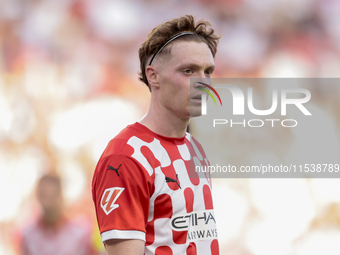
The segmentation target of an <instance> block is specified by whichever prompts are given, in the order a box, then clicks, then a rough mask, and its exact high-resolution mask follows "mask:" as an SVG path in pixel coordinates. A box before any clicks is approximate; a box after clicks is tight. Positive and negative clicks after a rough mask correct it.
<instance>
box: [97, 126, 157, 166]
mask: <svg viewBox="0 0 340 255" xmlns="http://www.w3.org/2000/svg"><path fill="white" fill-rule="evenodd" d="M154 138H155V137H154V136H152V134H150V133H149V132H146V130H144V129H143V127H142V126H141V125H140V124H139V123H138V122H136V123H134V124H132V125H129V126H127V127H126V128H124V129H123V130H122V131H121V132H120V133H119V134H118V135H117V136H115V137H114V138H113V139H112V140H110V142H109V143H108V145H107V147H106V148H105V150H104V152H103V154H102V156H101V159H100V160H99V161H101V160H102V159H104V158H105V157H108V156H111V155H120V156H124V155H125V156H127V157H130V156H131V155H132V154H133V153H134V151H135V150H136V148H138V147H141V146H143V145H144V144H145V143H150V142H152V141H153V140H154Z"/></svg>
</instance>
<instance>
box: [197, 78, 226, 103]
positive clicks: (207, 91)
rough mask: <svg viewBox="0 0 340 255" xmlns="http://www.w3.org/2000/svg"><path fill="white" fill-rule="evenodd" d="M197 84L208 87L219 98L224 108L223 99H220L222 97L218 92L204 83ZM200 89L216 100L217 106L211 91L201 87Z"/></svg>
mask: <svg viewBox="0 0 340 255" xmlns="http://www.w3.org/2000/svg"><path fill="white" fill-rule="evenodd" d="M197 83H199V84H202V85H204V86H206V87H208V88H209V89H210V90H211V91H213V92H214V93H215V95H216V96H217V98H218V100H219V101H220V104H221V106H222V100H221V98H220V95H219V94H218V93H217V91H216V90H215V89H214V88H213V87H211V86H210V85H208V84H205V83H203V82H197ZM199 89H200V90H203V91H204V92H206V93H207V94H208V95H209V96H210V97H211V98H212V99H213V100H214V103H215V105H217V103H216V100H215V98H214V96H213V95H212V94H211V93H210V91H209V90H206V89H204V88H200V87H199Z"/></svg>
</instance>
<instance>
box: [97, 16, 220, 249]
mask: <svg viewBox="0 0 340 255" xmlns="http://www.w3.org/2000/svg"><path fill="white" fill-rule="evenodd" d="M218 39H219V37H218V36H216V35H215V34H214V30H213V29H211V28H210V24H209V23H208V22H205V21H198V22H197V23H195V20H194V18H193V17H192V16H190V15H187V16H185V17H181V18H177V19H174V20H171V21H168V22H165V23H163V24H161V25H159V26H158V27H156V28H154V29H153V30H152V31H151V33H150V34H149V36H148V39H147V40H146V41H145V42H144V43H143V44H142V46H141V48H140V49H139V58H140V63H141V74H140V80H141V81H143V82H144V83H145V84H146V85H147V86H148V87H149V90H150V91H151V102H150V107H149V109H148V112H147V114H146V115H145V116H144V118H143V119H142V120H141V121H140V122H137V123H135V124H132V125H129V126H128V127H126V128H125V129H124V130H122V131H121V132H120V133H119V134H118V135H117V136H116V137H115V138H114V139H112V140H111V141H110V143H109V144H108V146H107V148H106V149H105V151H104V153H103V155H102V156H101V158H100V160H99V162H98V164H97V167H96V171H95V174H94V177H93V183H92V194H93V200H94V203H95V207H96V213H97V219H98V224H99V228H100V232H101V236H102V240H103V242H104V243H105V246H106V250H107V253H108V254H109V255H114V254H124V255H139V254H140V255H142V254H146V255H151V254H158V255H170V254H173V255H182V254H183V255H184V254H190V255H196V254H197V255H210V254H212V255H218V254H219V251H218V241H217V230H216V224H215V218H214V212H213V205H212V197H211V185H210V180H209V179H207V178H198V176H197V175H194V173H192V172H193V171H192V172H190V168H191V169H194V168H195V165H201V166H205V165H207V164H209V162H208V160H207V158H206V156H205V153H204V151H203V149H202V147H201V145H200V144H199V143H198V142H197V141H196V140H195V139H194V138H192V137H191V136H190V134H189V133H186V128H187V126H188V123H189V119H190V117H194V116H199V115H200V113H201V94H202V93H201V92H202V90H200V89H198V86H202V85H199V84H194V85H191V83H190V78H210V76H211V74H212V72H213V70H214V67H215V65H214V56H215V54H216V47H217V44H218Z"/></svg>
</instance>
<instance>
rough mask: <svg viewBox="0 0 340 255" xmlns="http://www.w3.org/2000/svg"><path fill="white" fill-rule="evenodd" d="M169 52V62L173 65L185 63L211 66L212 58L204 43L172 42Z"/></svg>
mask: <svg viewBox="0 0 340 255" xmlns="http://www.w3.org/2000/svg"><path fill="white" fill-rule="evenodd" d="M169 46H171V51H170V55H171V57H170V60H169V61H170V62H172V63H173V64H183V63H186V62H191V63H195V64H198V65H213V64H214V58H213V55H212V53H211V51H210V49H209V47H208V45H207V44H206V43H204V42H195V41H189V42H187V41H178V42H176V41H174V42H173V43H172V45H169Z"/></svg>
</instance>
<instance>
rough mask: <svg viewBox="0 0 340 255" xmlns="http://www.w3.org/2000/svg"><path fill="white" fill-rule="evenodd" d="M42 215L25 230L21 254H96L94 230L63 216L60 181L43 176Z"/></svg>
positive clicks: (40, 184) (39, 188)
mask: <svg viewBox="0 0 340 255" xmlns="http://www.w3.org/2000/svg"><path fill="white" fill-rule="evenodd" d="M36 192H37V199H38V202H39V204H40V206H41V209H42V210H41V215H40V217H39V218H38V219H37V220H36V221H35V222H34V223H33V224H31V225H30V226H28V227H27V228H26V229H25V230H24V231H23V233H22V240H21V253H20V254H21V255H49V254H51V255H52V254H58V255H69V254H79V255H94V254H98V253H97V252H95V250H94V247H93V245H92V233H91V231H90V229H87V228H86V227H83V226H81V225H79V224H77V223H75V222H73V221H72V220H70V219H68V218H66V217H65V216H64V208H63V196H62V185H61V180H60V178H59V177H58V176H54V175H50V174H47V175H44V176H42V177H41V179H40V180H39V182H38V185H37V191H36Z"/></svg>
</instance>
